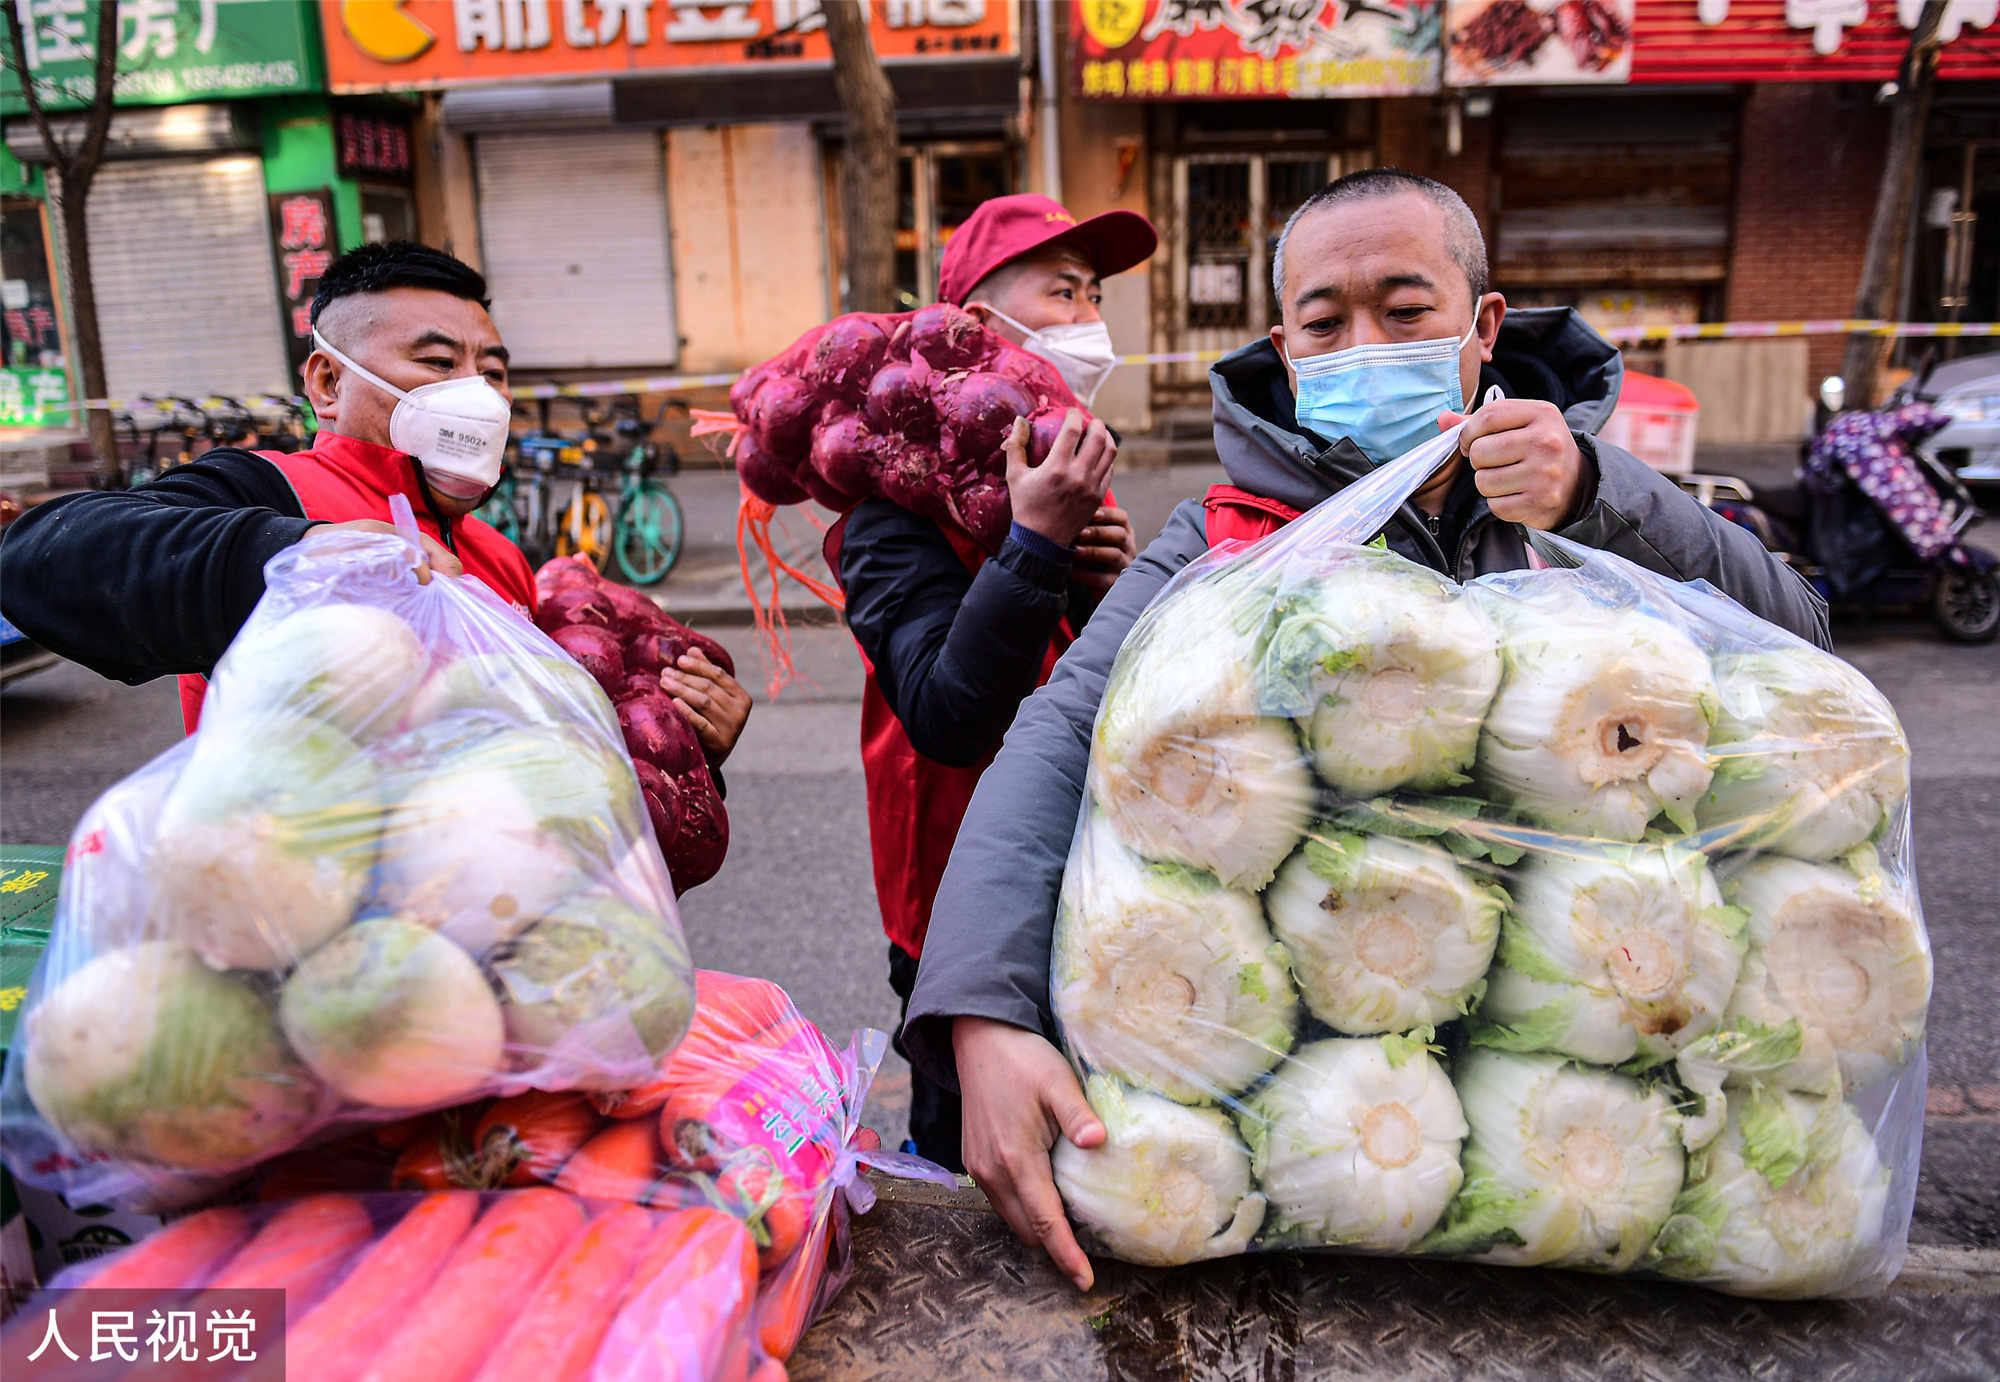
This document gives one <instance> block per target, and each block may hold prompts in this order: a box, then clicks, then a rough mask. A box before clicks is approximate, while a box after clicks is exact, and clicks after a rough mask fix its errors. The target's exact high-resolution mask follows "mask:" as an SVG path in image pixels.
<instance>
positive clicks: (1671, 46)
mask: <svg viewBox="0 0 2000 1382" xmlns="http://www.w3.org/2000/svg"><path fill="white" fill-rule="evenodd" d="M1922 12H1923V5H1922V4H1921V3H1920V0H1636V4H1635V6H1634V14H1633V48H1632V76H1631V80H1632V81H1633V82H1635V83H1638V82H1748V81H1772V82H1798V81H1822V82H1881V81H1887V80H1889V79H1890V78H1892V77H1894V76H1895V75H1896V69H1897V67H1898V65H1899V64H1900V63H1901V62H1902V60H1903V53H1904V51H1905V50H1906V49H1907V48H1908V47H1909V44H1910V27H1911V26H1914V25H1915V23H1916V22H1917V17H1918V15H1920V14H1921V13H1922ZM1979 20H1985V21H1986V25H1985V27H1984V28H1975V27H1974V23H1975V22H1976V21H1979ZM1709 21H1714V22H1709ZM1939 34H1940V36H1942V37H1943V38H1944V39H1945V43H1944V46H1943V48H1942V49H1941V50H1940V52H1939V56H1938V76H1939V77H1940V78H1942V79H1945V80H1952V79H1957V80H1961V81H1963V80H1971V79H1989V80H1990V79H1993V78H2000V18H1996V16H1995V12H1994V6H1993V4H1992V3H1991V0H1947V3H1946V5H1945V18H1944V23H1943V24H1942V25H1940V26H1939Z"/></svg>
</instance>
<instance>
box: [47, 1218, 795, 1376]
mask: <svg viewBox="0 0 2000 1382" xmlns="http://www.w3.org/2000/svg"><path fill="white" fill-rule="evenodd" d="M54 1285H55V1286H56V1287H57V1288H61V1289H63V1290H67V1288H73V1287H81V1288H84V1289H83V1290H82V1291H81V1292H80V1293H77V1292H70V1293H68V1294H55V1295H49V1296H43V1297H38V1298H35V1299H31V1300H30V1301H29V1302H28V1303H27V1305H26V1306H25V1307H23V1309H22V1311H21V1312H20V1315H19V1316H18V1317H17V1318H16V1319H15V1320H14V1321H13V1323H12V1324H10V1326H9V1328H8V1333H9V1335H12V1336H16V1337H15V1338H14V1339H13V1340H11V1342H12V1343H14V1344H15V1345H17V1346H18V1345H19V1344H20V1343H21V1342H22V1340H23V1339H25V1340H26V1341H27V1347H29V1348H32V1347H33V1346H34V1341H35V1340H38V1339H39V1338H41V1337H42V1336H44V1335H45V1334H47V1333H48V1332H49V1331H50V1329H51V1327H52V1326H51V1321H53V1329H54V1331H55V1333H56V1335H57V1336H58V1337H60V1338H61V1339H62V1340H63V1341H64V1342H65V1344H66V1345H67V1346H68V1347H69V1348H70V1349H73V1350H74V1351H75V1352H76V1353H77V1354H78V1355H80V1357H79V1358H78V1360H77V1361H76V1362H75V1363H74V1364H71V1365H69V1366H64V1360H63V1358H62V1357H61V1355H59V1354H56V1353H53V1352H50V1351H49V1350H44V1352H46V1353H48V1354H49V1356H48V1357H47V1358H46V1359H45V1360H44V1367H45V1368H46V1371H45V1372H44V1373H42V1374H38V1375H46V1376H49V1377H64V1378H75V1379H78V1382H82V1379H85V1378H98V1377H103V1378H107V1379H108V1378H112V1377H118V1376H121V1375H124V1376H141V1375H148V1376H149V1375H153V1373H154V1372H158V1374H159V1375H162V1376H167V1375H171V1376H173V1377H176V1378H186V1379H188V1382H195V1379H198V1378H199V1379H208V1378H214V1379H217V1382H222V1380H223V1379H230V1382H240V1380H241V1379H250V1378H259V1379H261V1378H270V1379H271V1380H272V1382H282V1378H283V1377H285V1376H290V1377H294V1378H301V1377H310V1378H313V1379H316V1382H515V1379H519V1382H585V1379H589V1380H590V1382H746V1379H749V1378H753V1377H754V1378H757V1379H760V1382H761V1380H762V1379H766V1378H770V1379H781V1378H782V1377H783V1369H782V1367H780V1366H778V1365H776V1364H774V1363H773V1362H772V1361H771V1360H770V1359H769V1357H768V1356H767V1355H766V1353H765V1351H764V1349H763V1347H762V1345H761V1344H760V1343H759V1341H758V1334H757V1327H756V1315H755V1312H756V1306H757V1286H758V1281H757V1259H756V1251H755V1249H754V1248H753V1246H752V1244H751V1241H750V1235H749V1233H748V1231H747V1230H745V1228H744V1227H743V1225H742V1224H741V1223H740V1222H738V1221H737V1220H735V1219H733V1218H731V1217H729V1216H728V1215H726V1214H722V1213H720V1212H718V1211H716V1210H713V1209H708V1208H699V1207H697V1208H687V1209H672V1210H664V1211H660V1210H652V1209H648V1208H645V1207H643V1206H640V1205H633V1204H616V1203H606V1202H602V1201H591V1200H586V1199H583V1198H581V1197H578V1196H574V1195H570V1194H566V1193H564V1192H562V1191H559V1190H552V1189H548V1188H546V1187H543V1188H537V1189H529V1190H512V1191H506V1192H503V1193H498V1194H479V1193H476V1192H472V1191H442V1192H437V1193H433V1194H427V1195H397V1194H381V1195H349V1194H340V1193H325V1194H318V1195H311V1196H306V1197H302V1198H299V1199H295V1200H287V1201H283V1202H280V1203H272V1204H264V1205H252V1206H247V1207H223V1208H215V1209H208V1210H203V1211H201V1212H199V1213H197V1214H194V1215H191V1216H189V1217H187V1218H183V1219H180V1220H177V1221H175V1222H174V1223H172V1224H170V1225H168V1226H167V1227H166V1228H164V1229H162V1230H160V1231H159V1232H158V1233H156V1234H154V1235H153V1236H151V1237H150V1238H147V1239H145V1240H143V1241H142V1242H140V1243H138V1244H135V1245H134V1246H132V1247H131V1248H128V1249H126V1250H124V1251H123V1252H120V1253H118V1254H116V1255H114V1256H111V1257H109V1258H104V1259H99V1260H98V1261H95V1262H92V1263H90V1264H87V1265H86V1266H83V1267H79V1268H77V1269H74V1270H72V1271H70V1272H66V1273H65V1274H64V1275H63V1276H62V1277H60V1278H58V1279H57V1281H56V1282H55V1283H54ZM111 1291H120V1292H128V1293H135V1294H129V1295H128V1294H120V1295H117V1296H108V1295H105V1294H101V1293H106V1292H111ZM244 1291H264V1292H274V1291H283V1292H284V1297H283V1308H282V1312H280V1311H278V1310H277V1309H269V1310H268V1313H266V1312H265V1311H261V1310H257V1309H255V1308H254V1307H255V1306H256V1305H257V1304H259V1302H257V1301H256V1299H255V1298H254V1297H248V1296H245V1295H242V1294H240V1293H241V1292H244ZM140 1292H143V1293H145V1294H143V1295H138V1294H136V1293H140ZM268 1300H269V1297H267V1298H266V1301H267V1302H268ZM135 1303H136V1304H140V1307H141V1308H139V1309H137V1310H134V1311H133V1313H134V1314H135V1315H137V1316H138V1317H139V1319H140V1320H141V1321H144V1320H145V1319H146V1318H147V1317H148V1314H149V1313H150V1314H152V1316H153V1317H154V1318H155V1319H164V1318H167V1317H168V1316H169V1315H170V1314H173V1313H184V1312H192V1313H193V1317H194V1321H195V1323H196V1328H197V1330H198V1331H200V1332H199V1333H198V1336H197V1342H198V1343H199V1344H200V1345H201V1346H202V1347H201V1350H200V1352H199V1353H197V1354H196V1355H195V1357H194V1359H193V1360H192V1361H188V1360H187V1358H186V1356H185V1354H182V1355H181V1356H180V1357H179V1358H175V1357H174V1355H172V1354H167V1355H165V1356H166V1357H167V1358H168V1359H170V1360H171V1361H160V1362H158V1366H157V1367H156V1368H151V1370H149V1367H150V1365H152V1364H153V1363H154V1362H155V1361H156V1359H155V1355H154V1350H155V1349H156V1348H157V1347H158V1343H159V1336H160V1334H161V1333H162V1332H163V1331H161V1330H157V1329H156V1330H154V1331H153V1332H152V1335H151V1341H149V1336H148V1332H147V1330H146V1329H145V1327H144V1325H143V1324H141V1325H140V1327H139V1328H138V1329H136V1330H135V1331H134V1332H132V1333H131V1334H130V1335H129V1337H128V1340H127V1348H128V1349H129V1352H130V1353H131V1354H133V1355H135V1356H134V1357H125V1356H123V1355H122V1354H121V1352H120V1351H119V1350H117V1349H110V1348H106V1349H100V1350H96V1351H97V1352H98V1354H99V1358H100V1361H98V1362H96V1363H94V1364H93V1363H92V1362H91V1361H89V1360H90V1358H91V1352H87V1351H86V1350H87V1349H90V1348H91V1345H92V1344H93V1342H94V1335H93V1329H92V1320H91V1316H92V1313H93V1309H94V1307H97V1306H100V1305H101V1306H105V1307H110V1306H114V1305H115V1306H117V1307H118V1308H121V1309H131V1308H132V1306H133V1305H134V1304H135ZM246 1307H251V1314H250V1318H249V1320H248V1324H249V1326H250V1330H249V1332H248V1334H247V1336H246V1338H245V1340H244V1342H245V1344H246V1346H247V1347H246V1348H245V1349H243V1350H241V1351H239V1355H238V1356H237V1357H234V1358H228V1357H225V1358H219V1359H211V1358H210V1356H209V1353H210V1349H209V1339H208V1336H207V1332H206V1326H207V1323H208V1321H210V1320H211V1319H213V1318H215V1317H217V1316H218V1315H220V1314H221V1313H222V1312H230V1313H237V1312H241V1311H243V1310H245V1309H246ZM280 1334H282V1344H283V1347H282V1349H280V1348H279V1347H278V1344H279V1339H278V1338H277V1337H273V1336H277V1335H280ZM96 1337H97V1338H101V1335H98V1336H96ZM168 1342H169V1343H171V1340H169V1341H168ZM246 1358H250V1359H253V1361H248V1362H247V1363H246V1361H245V1359H246ZM280 1360H282V1363H283V1368H282V1371H280V1370H279V1369H278V1368H277V1366H276V1365H277V1364H278V1363H279V1362H280ZM134 1362H136V1363H137V1364H138V1368H137V1370H136V1371H134V1370H133V1367H132V1365H133V1363H134ZM107 1365H108V1366H107Z"/></svg>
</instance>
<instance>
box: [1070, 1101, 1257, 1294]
mask: <svg viewBox="0 0 2000 1382" xmlns="http://www.w3.org/2000/svg"><path fill="white" fill-rule="evenodd" d="M1084 1093H1085V1094H1086V1095H1087V1096H1088V1097H1089V1099H1090V1106H1091V1108H1092V1109H1093V1110H1094V1111H1095V1112H1096V1114H1097V1116H1098V1118H1099V1119H1100V1120H1101V1121H1102V1122H1103V1124H1104V1131H1105V1138H1104V1142H1103V1143H1102V1144H1101V1145H1100V1146H1097V1147H1093V1148H1091V1149H1090V1150H1089V1151H1084V1150H1083V1149H1081V1148H1079V1147H1077V1146H1075V1145H1074V1144H1073V1143H1071V1142H1070V1141H1069V1139H1068V1138H1063V1139H1061V1140H1060V1141H1058V1142H1057V1143H1056V1146H1055V1151H1054V1152H1053V1154H1052V1155H1051V1156H1050V1158H1049V1159H1050V1162H1051V1169H1053V1171H1054V1172H1055V1181H1056V1189H1057V1190H1059V1191H1061V1192H1062V1197H1063V1203H1064V1204H1066V1205H1067V1206H1068V1207H1069V1213H1070V1218H1071V1219H1073V1220H1075V1221H1076V1224H1077V1225H1078V1227H1080V1228H1083V1229H1085V1230H1086V1231H1087V1232H1088V1233H1089V1234H1090V1235H1091V1236H1092V1237H1094V1238H1095V1239H1096V1241H1097V1242H1098V1243H1100V1244H1102V1245H1103V1247H1104V1248H1105V1250H1106V1251H1108V1252H1110V1253H1111V1254H1112V1255H1113V1256H1115V1257H1118V1258H1121V1259H1122V1260H1124V1261H1126V1262H1137V1263H1139V1264H1140V1265H1142V1266H1148V1267H1173V1266H1178V1265H1179V1264H1181V1263H1183V1262H1198V1261H1201V1260H1202V1259H1204V1258H1210V1257H1232V1256H1234V1255H1235V1254H1237V1253H1240V1252H1242V1251H1244V1250H1245V1249H1247V1248H1248V1247H1249V1246H1250V1240H1251V1239H1252V1238H1254V1237H1255V1236H1256V1234H1257V1228H1258V1226H1259V1225H1260V1224H1262V1223H1263V1221H1264V1205H1265V1201H1264V1197H1263V1196H1262V1195H1260V1194H1258V1193H1256V1188H1255V1186H1253V1185H1252V1183H1251V1180H1250V1149H1249V1148H1247V1147H1245V1146H1244V1145H1243V1141H1242V1139H1241V1138H1239V1137H1238V1136H1237V1135H1236V1128H1235V1126H1234V1125H1233V1124H1232V1123H1231V1122H1230V1121H1229V1116H1228V1115H1227V1114H1225V1113H1223V1112H1222V1111H1220V1110H1219V1109H1212V1108H1189V1107H1188V1106H1187V1105H1186V1104H1177V1103H1175V1102H1173V1101H1172V1100H1170V1099H1163V1098H1161V1097H1160V1096H1159V1095H1157V1094H1148V1093H1146V1092H1145V1091H1144V1090H1138V1089H1128V1088H1125V1087H1124V1086H1122V1085H1120V1084H1119V1083H1118V1082H1117V1081H1116V1080H1113V1079H1110V1078H1108V1077H1106V1076H1103V1075H1093V1076H1091V1077H1090V1080H1089V1082H1088V1083H1087V1084H1086V1085H1085V1087H1084Z"/></svg>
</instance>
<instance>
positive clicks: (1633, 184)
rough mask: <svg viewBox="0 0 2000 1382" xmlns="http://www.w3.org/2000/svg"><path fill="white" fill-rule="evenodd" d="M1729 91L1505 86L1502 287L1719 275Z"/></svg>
mask: <svg viewBox="0 0 2000 1382" xmlns="http://www.w3.org/2000/svg"><path fill="white" fill-rule="evenodd" d="M1736 108H1737V102H1736V97H1735V95H1734V94H1733V93H1723V94H1716V93H1712V92H1707V91H1699V92H1695V91H1690V92H1680V93H1676V94H1674V95H1673V96H1671V97H1666V96H1636V95H1634V96H1607V95H1603V94H1599V93H1591V94H1590V95H1588V96H1578V95H1573V94H1568V93H1563V94H1549V93H1546V92H1533V93H1519V94H1516V93H1508V95H1507V98H1506V100H1505V102H1504V104H1503V106H1502V112H1501V122H1500V157H1499V160H1498V178H1497V183H1498V197H1497V198H1496V200H1497V203H1498V211H1499V216H1498V224H1497V226H1496V232H1497V233H1496V235H1495V244H1494V246H1493V249H1494V251H1495V253H1494V260H1495V263H1494V269H1495V281H1496V283H1497V284H1498V285H1499V286H1500V287H1502V288H1514V289H1519V288H1523V287H1529V286H1541V285H1550V286H1554V285H1563V286H1568V287H1582V286H1597V285H1604V284H1625V285H1631V286H1646V285H1663V286H1682V285H1701V284H1713V283H1719V282H1720V281H1721V280H1722V278H1723V275H1724V273H1725V272H1726V269H1727V264H1728V256H1729V208H1730V201H1731V197H1732V194H1733V177H1734V168H1735V156H1736V121H1737V109H1736Z"/></svg>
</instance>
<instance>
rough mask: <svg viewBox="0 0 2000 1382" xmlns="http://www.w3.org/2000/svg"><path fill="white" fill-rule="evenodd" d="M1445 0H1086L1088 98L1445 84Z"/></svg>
mask: <svg viewBox="0 0 2000 1382" xmlns="http://www.w3.org/2000/svg"><path fill="white" fill-rule="evenodd" d="M1441 8H1442V4H1441V0H1080V3H1079V4H1077V5H1076V6H1075V8H1074V9H1072V11H1071V16H1072V17H1071V20H1070V33H1071V37H1072V40H1073V42H1072V47H1073V49H1074V51H1075V63H1076V77H1075V81H1076V91H1077V94H1079V95H1081V96H1083V97H1085V98H1086V99H1088V100H1097V101H1134V100H1137V101H1148V100H1153V101H1159V100H1224V99H1233V98H1244V97H1248V98H1269V97H1274V96H1284V97H1294V96H1303V97H1315V96H1387V95H1401V94H1406V93H1411V92H1428V91H1435V90H1437V89H1438V75H1439V72H1438V69H1439V62H1438V26H1439V14H1440V10H1441Z"/></svg>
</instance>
